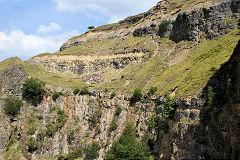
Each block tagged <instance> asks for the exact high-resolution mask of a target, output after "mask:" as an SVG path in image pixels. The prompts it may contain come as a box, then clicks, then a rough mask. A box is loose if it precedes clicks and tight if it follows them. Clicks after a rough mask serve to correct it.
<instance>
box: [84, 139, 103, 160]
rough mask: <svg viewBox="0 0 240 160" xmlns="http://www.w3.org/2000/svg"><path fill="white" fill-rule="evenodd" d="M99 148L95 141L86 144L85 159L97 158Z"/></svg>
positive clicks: (92, 159)
mask: <svg viewBox="0 0 240 160" xmlns="http://www.w3.org/2000/svg"><path fill="white" fill-rule="evenodd" d="M100 149H101V147H100V145H99V144H98V143H97V142H94V143H92V144H91V145H88V146H87V147H86V148H85V152H84V153H85V155H86V156H85V160H94V159H97V158H98V156H99V153H98V152H99V150H100Z"/></svg>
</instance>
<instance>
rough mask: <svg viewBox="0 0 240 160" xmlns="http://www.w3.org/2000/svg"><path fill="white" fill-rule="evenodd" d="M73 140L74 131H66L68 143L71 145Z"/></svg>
mask: <svg viewBox="0 0 240 160" xmlns="http://www.w3.org/2000/svg"><path fill="white" fill-rule="evenodd" d="M73 140H74V130H73V129H70V130H68V142H69V143H71V142H72V141H73Z"/></svg>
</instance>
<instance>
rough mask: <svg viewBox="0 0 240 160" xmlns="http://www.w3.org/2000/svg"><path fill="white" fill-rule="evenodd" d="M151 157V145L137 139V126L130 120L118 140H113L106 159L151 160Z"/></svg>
mask: <svg viewBox="0 0 240 160" xmlns="http://www.w3.org/2000/svg"><path fill="white" fill-rule="evenodd" d="M150 157H151V154H150V149H149V147H148V146H147V145H145V144H143V143H140V142H139V141H138V140H137V135H136V128H135V126H134V124H133V123H132V122H128V123H127V124H126V126H125V129H124V131H123V134H122V135H121V136H120V137H119V139H118V140H117V141H116V142H113V145H112V147H111V149H110V150H109V151H108V152H107V154H106V157H105V160H115V159H128V160H149V159H150Z"/></svg>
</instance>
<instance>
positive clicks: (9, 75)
mask: <svg viewBox="0 0 240 160" xmlns="http://www.w3.org/2000/svg"><path fill="white" fill-rule="evenodd" d="M0 77H1V78H0V91H1V93H3V94H10V93H11V94H20V93H21V87H22V82H23V80H24V79H26V78H27V77H28V74H27V73H26V71H25V70H24V69H23V67H22V65H21V64H19V63H16V64H14V65H13V66H12V67H10V68H7V69H6V70H4V71H3V72H2V73H1V75H0Z"/></svg>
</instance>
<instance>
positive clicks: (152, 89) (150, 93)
mask: <svg viewBox="0 0 240 160" xmlns="http://www.w3.org/2000/svg"><path fill="white" fill-rule="evenodd" d="M156 91H157V87H151V88H150V90H149V91H148V93H147V94H148V95H149V96H153V95H154V94H155V92H156Z"/></svg>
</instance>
